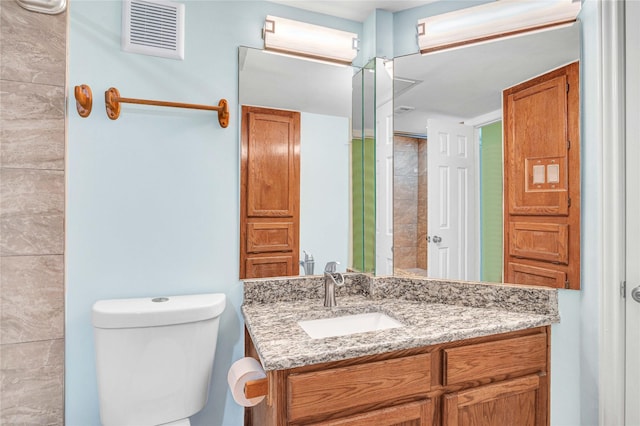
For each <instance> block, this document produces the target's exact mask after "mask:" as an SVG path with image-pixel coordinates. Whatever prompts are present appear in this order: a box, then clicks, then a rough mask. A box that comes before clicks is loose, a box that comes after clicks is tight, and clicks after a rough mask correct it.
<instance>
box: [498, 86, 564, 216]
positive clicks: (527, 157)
mask: <svg viewBox="0 0 640 426" xmlns="http://www.w3.org/2000/svg"><path fill="white" fill-rule="evenodd" d="M566 87H567V79H566V76H564V75H562V76H559V77H556V78H553V79H551V80H549V81H544V82H542V83H540V84H536V85H534V86H533V87H529V88H527V89H523V90H514V93H513V94H510V95H507V96H506V102H505V105H506V106H508V109H507V108H505V112H506V114H508V117H507V121H506V126H505V131H506V132H507V133H509V137H508V139H509V140H511V141H514V143H511V144H509V145H508V149H507V150H506V151H505V152H506V153H507V155H509V156H510V157H511V158H510V161H509V165H510V167H511V170H509V171H508V173H509V176H510V177H512V178H511V179H510V185H509V186H508V188H507V200H508V205H509V213H510V214H531V215H538V214H545V215H546V214H553V215H566V214H567V213H568V212H567V210H568V201H567V199H568V194H567V191H568V188H567V186H568V184H567V165H568V161H567V155H568V154H567V141H568V140H569V136H568V134H567V123H566V112H567V105H566V102H567V99H566V94H565V93H566Z"/></svg>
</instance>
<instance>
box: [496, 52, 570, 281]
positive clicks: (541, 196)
mask: <svg viewBox="0 0 640 426" xmlns="http://www.w3.org/2000/svg"><path fill="white" fill-rule="evenodd" d="M578 72H579V64H578V63H577V62H575V63H572V64H569V65H567V66H565V67H562V68H559V69H557V70H553V71H551V72H549V73H547V74H544V75H542V76H539V77H536V78H534V79H532V80H529V81H526V82H524V83H521V84H519V85H517V86H514V87H511V88H509V89H506V90H505V91H504V92H503V114H504V117H503V118H504V153H505V157H504V194H505V197H506V198H505V202H504V248H505V250H504V277H505V281H507V282H512V283H516V284H529V285H545V286H553V287H556V288H572V289H579V288H580V126H579V117H580V111H579V100H580V99H579V98H580V95H579V86H580V84H579V75H578Z"/></svg>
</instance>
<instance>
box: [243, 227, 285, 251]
mask: <svg viewBox="0 0 640 426" xmlns="http://www.w3.org/2000/svg"><path fill="white" fill-rule="evenodd" d="M294 234H295V232H294V224H293V222H249V223H247V252H248V253H261V252H269V251H291V250H293V246H294V243H293V240H294V237H295V235H294Z"/></svg>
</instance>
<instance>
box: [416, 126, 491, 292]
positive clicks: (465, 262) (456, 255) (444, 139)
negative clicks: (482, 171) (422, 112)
mask: <svg viewBox="0 0 640 426" xmlns="http://www.w3.org/2000/svg"><path fill="white" fill-rule="evenodd" d="M427 138H428V139H427V162H428V166H427V170H428V171H429V179H428V182H427V185H428V190H427V193H428V196H427V200H428V201H427V234H428V237H427V238H428V244H429V245H428V250H427V252H428V256H429V260H428V265H429V269H428V271H427V275H428V276H429V278H447V279H452V280H477V279H478V278H479V277H478V276H477V275H478V274H477V270H478V268H477V256H476V255H475V252H476V250H475V247H476V242H475V236H476V235H477V234H478V232H477V229H476V221H475V220H474V218H475V217H476V215H477V207H476V205H477V204H476V198H477V196H476V176H477V171H476V167H477V164H478V161H477V155H476V149H475V146H474V144H473V141H474V135H473V127H470V126H465V125H462V124H458V123H453V122H447V121H443V120H434V119H429V120H427Z"/></svg>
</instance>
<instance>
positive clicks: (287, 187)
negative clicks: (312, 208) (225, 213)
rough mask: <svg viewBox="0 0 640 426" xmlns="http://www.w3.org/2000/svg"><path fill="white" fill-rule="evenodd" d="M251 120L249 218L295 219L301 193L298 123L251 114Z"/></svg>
mask: <svg viewBox="0 0 640 426" xmlns="http://www.w3.org/2000/svg"><path fill="white" fill-rule="evenodd" d="M248 118H249V139H248V155H247V216H249V217H265V216H266V217H274V216H293V213H294V203H295V200H296V199H297V198H299V193H300V191H299V185H300V184H299V181H298V182H296V181H295V180H296V170H295V168H296V162H295V156H296V136H295V132H296V129H295V127H294V125H295V123H294V121H292V120H291V119H290V117H282V116H279V115H272V114H259V113H249V114H248ZM298 149H299V148H298ZM297 167H298V169H299V167H300V166H299V160H298V165H297ZM297 174H298V176H299V173H297ZM298 179H299V178H298ZM296 189H298V194H295V191H296Z"/></svg>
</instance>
